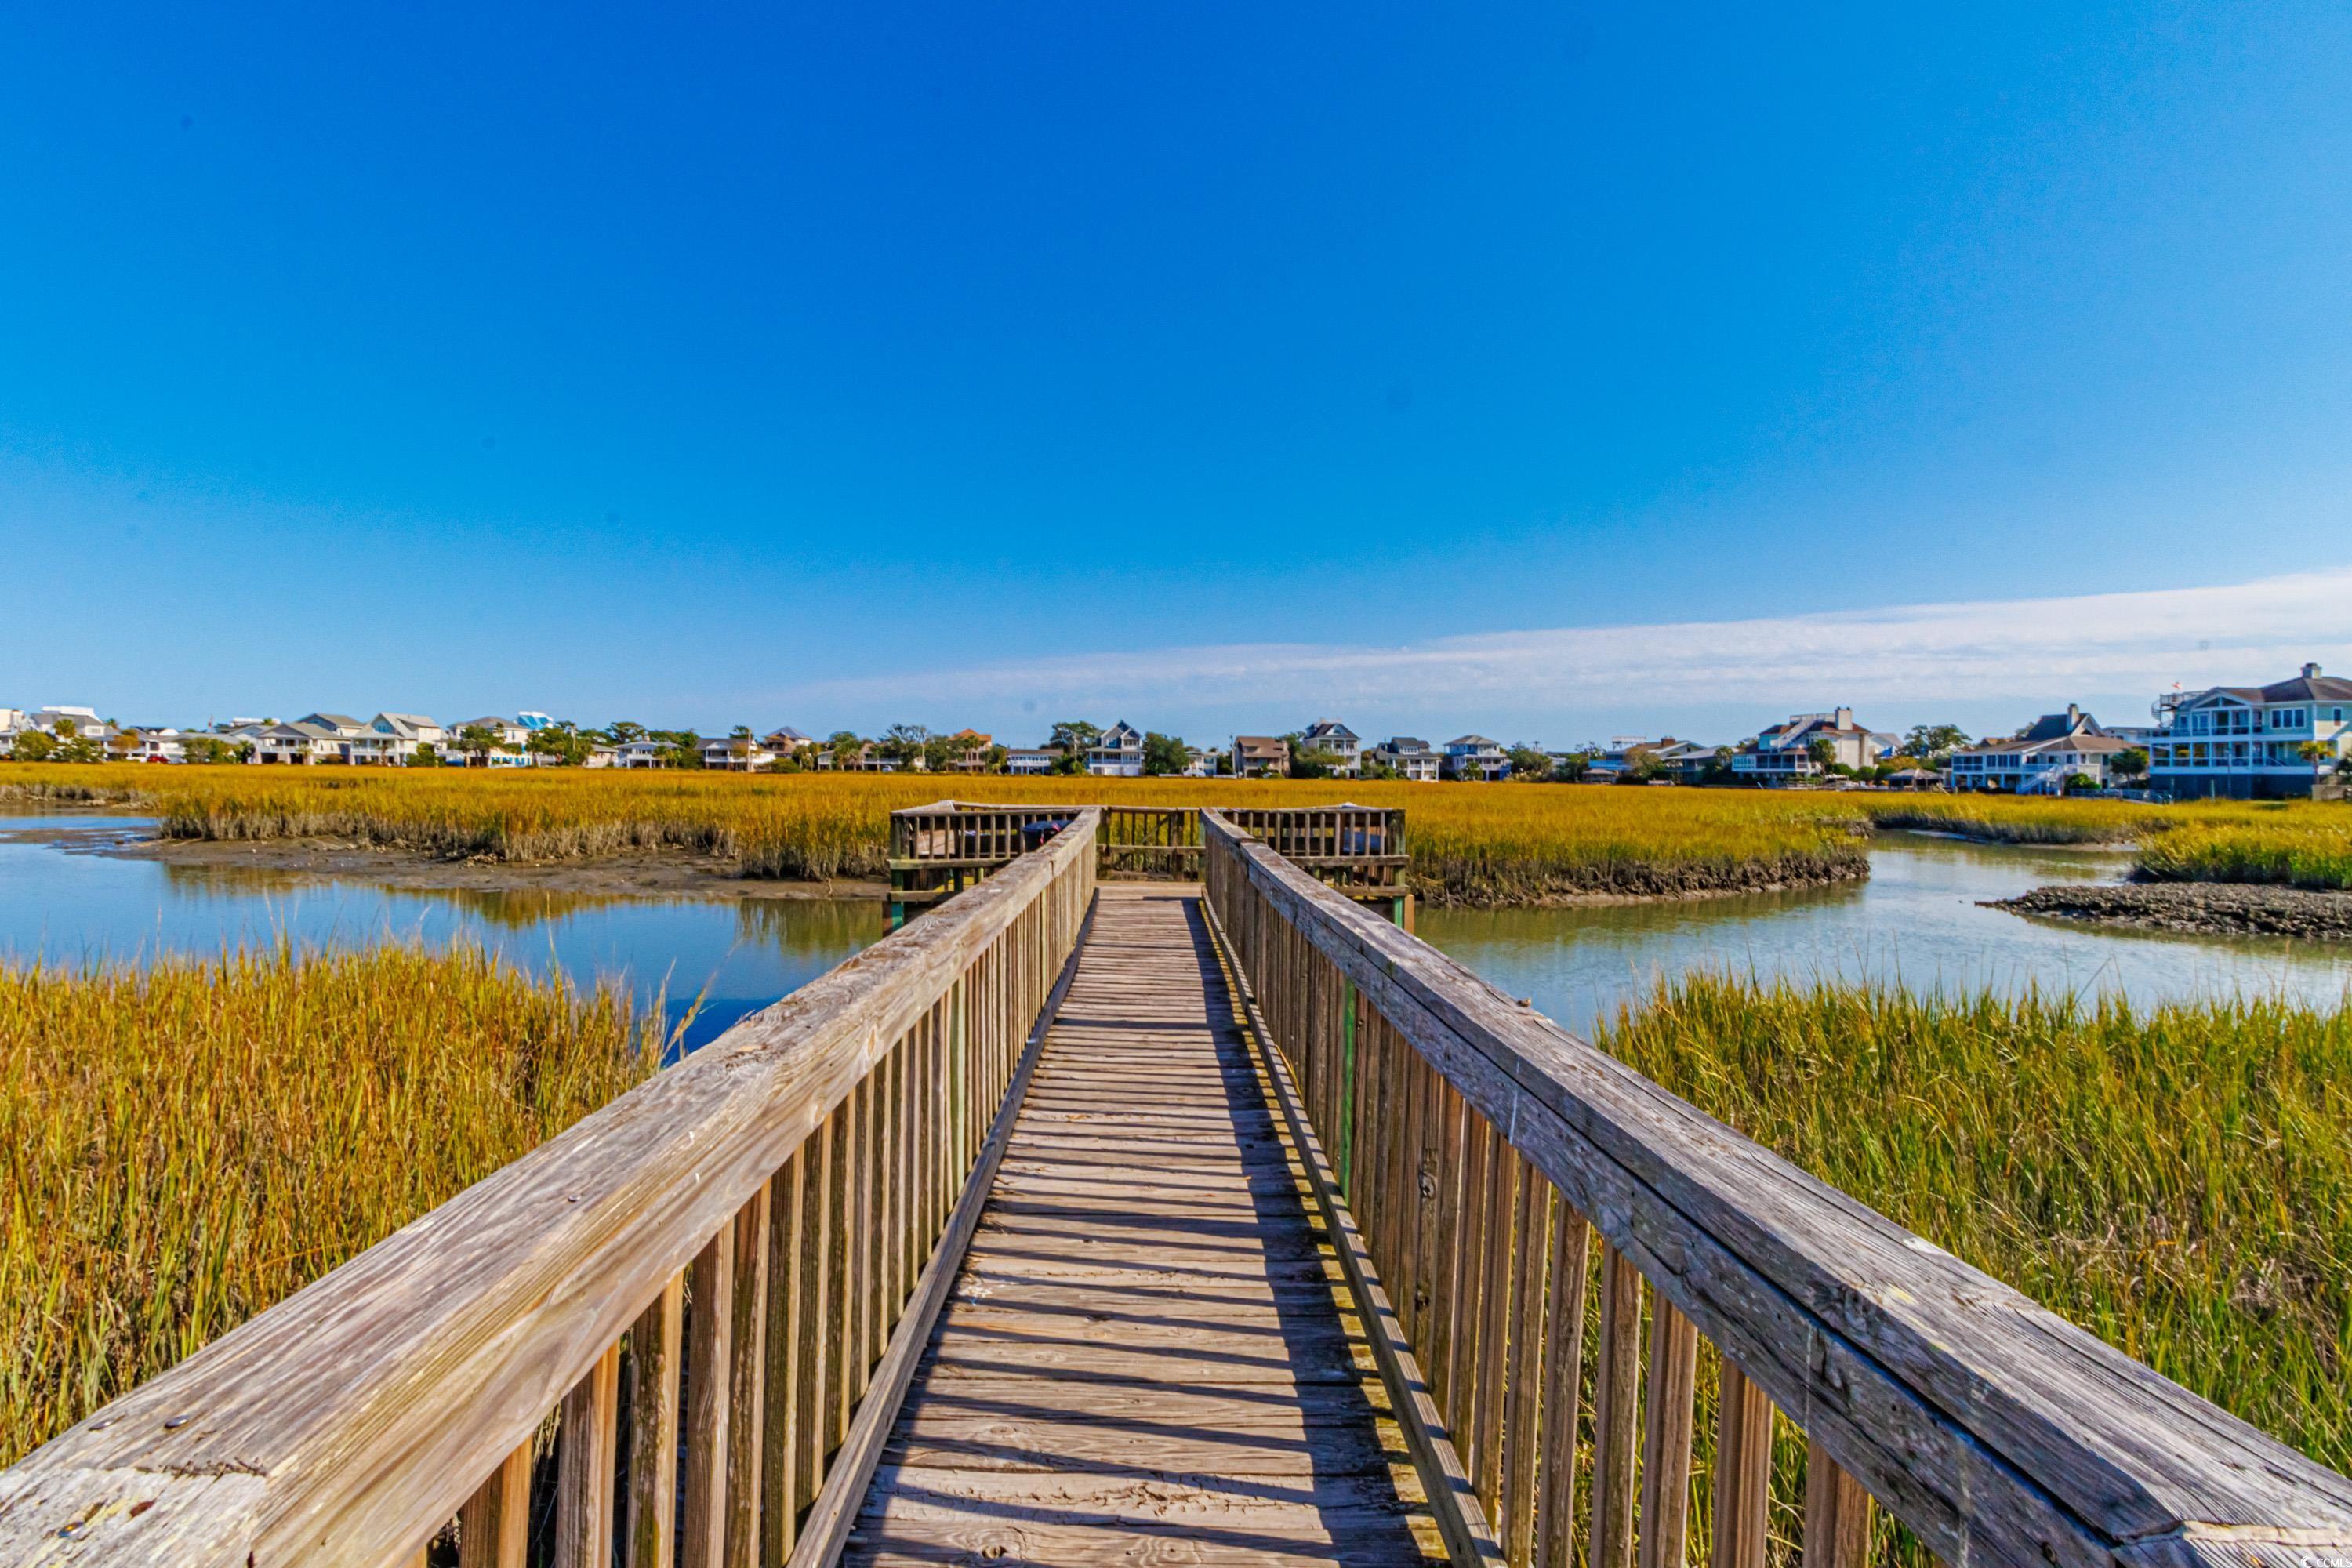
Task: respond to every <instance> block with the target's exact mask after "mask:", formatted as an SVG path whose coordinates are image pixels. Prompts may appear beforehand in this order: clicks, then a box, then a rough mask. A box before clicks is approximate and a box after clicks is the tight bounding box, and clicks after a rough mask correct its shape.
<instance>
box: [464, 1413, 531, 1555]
mask: <svg viewBox="0 0 2352 1568" xmlns="http://www.w3.org/2000/svg"><path fill="white" fill-rule="evenodd" d="M531 1447H532V1446H531V1445H530V1444H529V1443H525V1444H523V1445H521V1446H520V1447H518V1448H516V1449H515V1451H514V1452H513V1453H511V1454H509V1455H508V1456H507V1457H506V1458H505V1459H504V1460H503V1461H501V1462H500V1463H499V1468H497V1469H495V1470H492V1471H491V1472H490V1479H488V1480H486V1481H484V1482H483V1483H482V1484H481V1486H480V1488H479V1489H477V1490H476V1491H475V1493H474V1495H473V1496H472V1497H470V1498H468V1499H467V1500H466V1506H465V1507H464V1509H462V1510H459V1512H458V1514H457V1568H523V1565H524V1563H525V1561H526V1560H527V1557H528V1555H529V1552H530V1462H531Z"/></svg>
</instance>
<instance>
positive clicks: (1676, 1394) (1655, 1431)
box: [1640, 1296, 1698, 1568]
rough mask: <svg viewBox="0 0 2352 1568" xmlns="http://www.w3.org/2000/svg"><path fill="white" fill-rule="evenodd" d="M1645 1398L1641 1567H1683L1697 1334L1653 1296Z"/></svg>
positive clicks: (1672, 1310) (1696, 1389)
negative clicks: (1647, 1384)
mask: <svg viewBox="0 0 2352 1568" xmlns="http://www.w3.org/2000/svg"><path fill="white" fill-rule="evenodd" d="M1647 1393H1648V1408H1647V1410H1646V1411H1645V1412H1644V1413H1643V1420H1642V1540H1641V1558H1640V1561H1641V1568H1683V1549H1684V1546H1685V1543H1686V1541H1687V1538H1688V1534H1689V1526H1690V1468H1691V1409H1692V1405H1693V1402H1694V1401H1695V1400H1696V1397H1697V1394H1698V1331H1697V1330H1696V1329H1695V1328H1693V1327H1692V1326H1691V1321H1690V1320H1689V1319H1688V1318H1685V1317H1684V1316H1683V1315H1682V1314H1681V1313H1680V1312H1678V1311H1676V1310H1675V1309H1674V1306H1673V1304H1672V1303H1671V1302H1669V1301H1668V1300H1666V1299H1665V1298H1664V1296H1657V1297H1654V1298H1653V1299H1652V1300H1651V1304H1650V1376H1649V1388H1648V1391H1647Z"/></svg>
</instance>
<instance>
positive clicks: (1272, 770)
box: [1231, 735, 1290, 779]
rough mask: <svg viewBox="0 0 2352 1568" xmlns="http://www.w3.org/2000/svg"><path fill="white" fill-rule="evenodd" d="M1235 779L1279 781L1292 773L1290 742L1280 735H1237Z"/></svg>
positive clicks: (1235, 738)
mask: <svg viewBox="0 0 2352 1568" xmlns="http://www.w3.org/2000/svg"><path fill="white" fill-rule="evenodd" d="M1231 754H1232V756H1233V759H1234V777H1235V778H1237V779H1278V778H1286V777H1287V776H1289V773H1290V742H1287V741H1286V740H1284V739H1283V738H1282V737H1281V736H1279V735H1235V736H1234V747H1233V752H1232V753H1231Z"/></svg>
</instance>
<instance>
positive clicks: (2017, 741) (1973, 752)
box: [1945, 702, 2133, 795]
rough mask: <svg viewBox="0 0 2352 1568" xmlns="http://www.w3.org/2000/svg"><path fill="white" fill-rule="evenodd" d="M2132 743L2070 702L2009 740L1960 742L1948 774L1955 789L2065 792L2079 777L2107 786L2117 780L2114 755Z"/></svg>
mask: <svg viewBox="0 0 2352 1568" xmlns="http://www.w3.org/2000/svg"><path fill="white" fill-rule="evenodd" d="M2132 746H2133V742H2131V741H2129V740H2127V739H2126V738H2125V737H2123V736H2120V735H2112V734H2109V733H2108V732H2107V731H2105V730H2103V729H2101V728H2100V727H2099V721H2097V720H2096V719H2095V718H2093V717H2092V716H2091V715H2090V714H2088V713H2085V712H2084V711H2083V710H2082V709H2081V708H2080V707H2078V706H2076V705H2075V704H2074V703H2072V702H2069V703H2068V704H2066V711H2064V712H2063V713H2044V714H2043V715H2042V717H2041V718H2039V719H2036V720H2035V721H2033V722H2032V723H2031V724H2029V725H2027V726H2026V727H2025V728H2024V729H2022V730H2020V731H2018V732H2017V733H2016V734H2014V735H2011V736H2010V737H2009V738H2008V739H2006V740H1999V741H1979V742H1977V743H1976V744H1975V745H1973V746H1962V747H1960V748H1959V749H1958V750H1957V751H1955V752H1952V754H1951V756H1950V757H1949V758H1948V760H1947V762H1946V763H1945V767H1946V774H1945V776H1946V778H1947V780H1948V782H1949V784H1950V786H1951V787H1952V788H1953V789H1956V790H1978V791H1984V790H1992V791H1998V792H2001V793H2004V794H2009V795H2063V794H2065V793H2066V785H2067V782H2068V781H2069V780H2071V779H2074V778H2078V777H2081V778H2088V779H2090V780H2091V781H2092V783H2093V784H2095V785H2096V786H2097V787H2098V788H2100V789H2105V788H2106V787H2107V786H2108V785H2109V784H2113V783H2115V782H2116V777H2115V773H2114V764H2115V760H2116V758H2117V757H2119V756H2121V755H2122V754H2123V753H2124V752H2127V751H2129V750H2131V749H2132Z"/></svg>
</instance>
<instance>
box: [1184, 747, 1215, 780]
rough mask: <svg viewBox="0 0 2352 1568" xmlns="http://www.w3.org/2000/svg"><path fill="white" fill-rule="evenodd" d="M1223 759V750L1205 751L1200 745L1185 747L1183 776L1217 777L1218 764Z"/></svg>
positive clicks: (1195, 777)
mask: <svg viewBox="0 0 2352 1568" xmlns="http://www.w3.org/2000/svg"><path fill="white" fill-rule="evenodd" d="M1223 761H1224V755H1223V752H1211V751H1205V750H1203V749H1202V748H1201V747H1199V746H1187V747H1185V748H1184V773H1183V776H1184V777H1185V778H1188V779H1213V778H1215V777H1216V776H1217V766H1218V764H1219V763H1222V762H1223Z"/></svg>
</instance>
